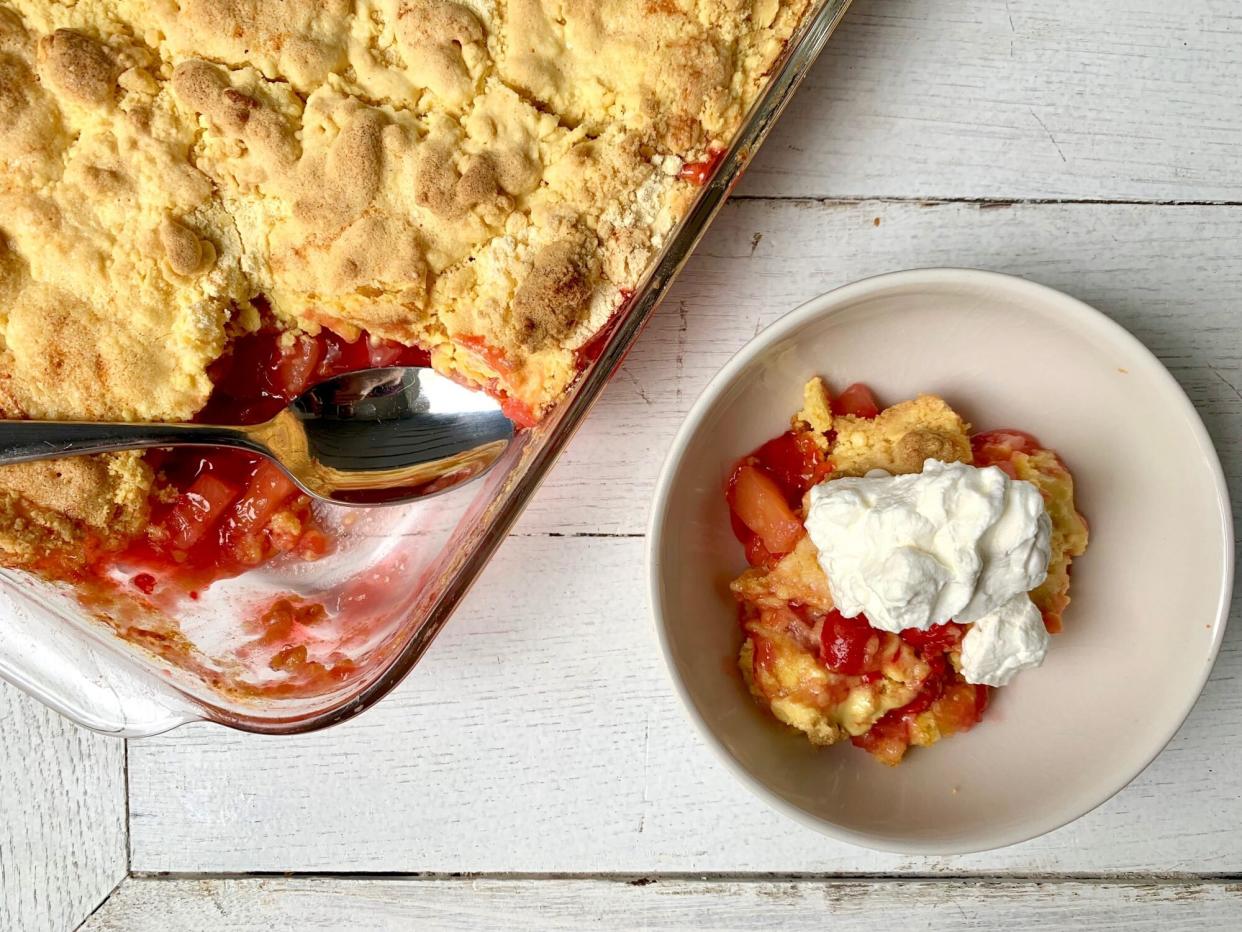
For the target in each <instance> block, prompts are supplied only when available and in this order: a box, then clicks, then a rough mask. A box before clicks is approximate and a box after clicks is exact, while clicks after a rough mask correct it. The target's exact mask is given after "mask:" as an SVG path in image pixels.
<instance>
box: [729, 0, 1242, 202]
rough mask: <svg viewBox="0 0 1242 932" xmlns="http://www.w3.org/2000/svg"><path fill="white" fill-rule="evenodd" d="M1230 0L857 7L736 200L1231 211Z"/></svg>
mask: <svg viewBox="0 0 1242 932" xmlns="http://www.w3.org/2000/svg"><path fill="white" fill-rule="evenodd" d="M1239 87H1242V6H1239V5H1238V3H1237V2H1236V0H1177V2H1169V0H1078V2H1060V3H1049V2H1048V0H952V2H945V0H855V3H854V7H853V9H851V10H850V12H849V14H848V15H847V16H846V18H845V21H844V23H843V24H842V26H841V29H840V30H839V31H838V33H837V35H836V36H834V37H833V41H832V43H831V44H830V45H829V47H828V49H827V50H826V51H825V53H824V55H823V57H822V58H821V59H820V61H819V62H818V63H817V65H816V68H815V70H814V71H813V72H812V74H811V75H810V77H809V78H808V81H807V83H806V85H805V86H804V87H803V89H802V90H801V92H800V93H799V96H798V97H797V98H796V99H795V100H794V102H793V103H792V104H791V105H790V108H789V112H788V113H787V114H786V116H785V118H784V119H783V120H782V122H781V124H780V126H778V127H777V129H776V130H775V131H774V132H773V134H772V138H771V139H770V140H769V141H768V143H767V144H766V145H765V147H764V150H763V152H762V153H761V154H760V156H759V157H758V159H757V164H756V165H755V166H754V168H753V170H752V173H751V177H750V178H749V179H748V183H747V184H745V185H743V187H742V189H741V190H742V193H744V194H756V195H758V194H762V195H776V196H781V197H806V196H823V197H875V196H879V195H883V196H889V197H957V198H961V197H965V198H979V197H999V198H1013V199H1023V198H1075V199H1084V198H1085V199H1090V200H1099V199H1125V200H1196V201H1197V200H1209V201H1218V200H1230V201H1238V200H1242V174H1240V173H1239V172H1238V170H1237V153H1238V151H1239V147H1240V146H1242V103H1240V102H1239Z"/></svg>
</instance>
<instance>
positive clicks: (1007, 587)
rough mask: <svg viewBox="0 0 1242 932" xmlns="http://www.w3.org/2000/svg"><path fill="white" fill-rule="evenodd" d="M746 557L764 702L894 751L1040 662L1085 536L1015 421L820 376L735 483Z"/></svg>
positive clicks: (1067, 479) (1062, 479)
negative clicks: (978, 416)
mask: <svg viewBox="0 0 1242 932" xmlns="http://www.w3.org/2000/svg"><path fill="white" fill-rule="evenodd" d="M725 496H726V499H727V502H728V506H729V510H730V517H731V520H732V525H733V530H734V533H735V534H736V536H737V538H738V540H739V541H740V542H741V544H742V546H743V548H744V550H745V554H746V560H747V562H748V563H749V564H750V568H749V569H747V570H746V571H745V572H744V573H742V574H741V575H740V576H739V577H738V578H737V579H735V580H734V581H733V582H732V584H731V585H730V589H731V591H732V593H733V595H734V597H735V598H736V600H737V603H738V609H739V620H740V623H741V628H742V637H743V642H742V647H741V651H740V655H739V666H740V668H741V672H742V675H743V678H744V679H745V682H746V684H747V686H748V687H749V689H750V692H751V693H752V695H753V696H754V698H755V700H756V701H757V702H758V703H759V704H760V705H761V706H762V707H763V708H765V709H767V710H769V711H770V712H771V713H772V715H773V716H775V717H776V718H777V719H779V720H780V721H782V722H784V723H786V724H787V725H790V726H792V727H794V728H797V729H799V730H800V731H802V732H804V733H805V734H806V736H807V737H808V738H809V739H810V741H811V742H813V743H815V744H817V745H831V744H836V743H838V742H841V741H844V740H846V739H848V740H850V741H851V742H852V743H853V744H855V745H857V746H859V747H861V748H863V749H865V750H867V751H869V752H870V753H871V754H873V755H874V756H875V757H877V758H878V759H879V760H880V761H882V762H883V763H885V764H890V765H895V764H898V763H900V761H901V760H902V758H903V756H904V755H905V753H906V751H907V749H908V748H909V747H910V746H912V745H913V746H916V747H927V746H929V745H932V744H934V743H936V742H937V741H939V740H940V739H941V738H945V737H948V736H949V735H952V734H955V733H957V732H961V731H966V730H968V729H970V728H972V727H974V726H975V725H976V724H977V723H978V722H979V721H980V720H981V718H982V717H983V715H984V712H985V710H986V709H987V707H988V702H989V698H990V690H991V689H993V688H996V687H998V686H1002V685H1004V684H1006V683H1008V682H1009V681H1010V680H1011V679H1012V678H1013V677H1014V676H1015V675H1016V674H1017V673H1018V672H1020V671H1021V670H1024V669H1027V668H1029V667H1033V666H1037V665H1038V664H1039V663H1040V662H1042V660H1043V656H1044V652H1045V651H1046V650H1047V642H1048V634H1050V633H1051V634H1055V633H1057V632H1059V631H1060V630H1061V627H1062V616H1063V614H1064V612H1065V610H1066V607H1067V606H1068V605H1069V583H1070V575H1069V574H1070V563H1071V561H1072V559H1073V558H1074V557H1076V556H1079V555H1081V554H1082V553H1083V552H1084V551H1085V550H1086V546H1087V536H1088V531H1087V524H1086V521H1085V520H1084V519H1083V517H1082V515H1080V514H1079V513H1078V511H1077V509H1076V507H1075V504H1074V480H1073V477H1072V476H1071V475H1070V472H1069V470H1068V469H1067V468H1066V467H1065V464H1064V463H1063V462H1062V461H1061V459H1060V458H1059V457H1058V456H1057V454H1056V453H1055V452H1053V451H1052V450H1049V449H1047V448H1045V447H1044V446H1043V445H1042V444H1041V443H1040V442H1039V441H1038V440H1036V439H1035V438H1034V437H1033V436H1031V435H1030V434H1027V433H1024V432H1021V431H1017V430H993V431H987V432H983V433H975V434H972V433H971V428H970V425H968V424H967V423H966V422H965V421H963V420H962V418H961V417H960V416H959V415H958V414H957V413H956V412H955V411H953V409H952V408H950V407H949V405H948V404H947V403H945V402H944V401H943V400H942V399H940V398H937V397H935V396H932V395H921V396H919V397H918V398H915V399H913V400H910V401H905V402H901V403H900V404H895V405H892V406H891V407H888V408H883V409H882V408H881V407H880V405H879V403H878V402H877V401H876V399H875V396H874V395H873V394H872V392H871V391H870V389H869V388H867V387H866V386H865V385H861V384H856V385H851V386H850V387H848V388H847V389H845V390H844V391H842V392H841V393H840V394H838V395H837V396H836V397H835V398H834V397H831V396H830V394H829V392H828V390H827V388H826V386H825V385H824V383H823V381H822V380H820V379H813V380H811V381H810V382H809V383H808V384H807V386H806V388H805V391H804V399H803V407H802V409H801V410H800V411H799V412H798V413H797V414H796V415H795V416H794V417H793V419H792V422H791V428H790V430H789V431H788V432H786V433H784V434H782V435H781V436H779V437H776V438H775V439H773V440H770V441H769V442H768V443H765V444H764V445H763V446H761V447H759V448H758V449H757V450H755V451H754V452H753V453H751V454H750V455H748V456H746V457H743V458H742V460H741V461H740V462H738V463H737V464H736V466H735V467H734V468H733V470H732V472H731V474H730V476H729V480H728V483H727V486H726V490H725Z"/></svg>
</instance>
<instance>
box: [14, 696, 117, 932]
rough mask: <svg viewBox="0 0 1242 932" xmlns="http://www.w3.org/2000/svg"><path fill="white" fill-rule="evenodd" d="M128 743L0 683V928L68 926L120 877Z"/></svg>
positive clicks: (26, 930)
mask: <svg viewBox="0 0 1242 932" xmlns="http://www.w3.org/2000/svg"><path fill="white" fill-rule="evenodd" d="M125 862H126V839H125V745H124V743H123V742H121V741H118V740H116V739H115V738H103V737H100V736H99V735H94V734H91V733H90V732H88V731H84V730H82V729H80V728H76V727H75V726H73V725H70V724H69V723H68V722H67V721H66V720H65V719H63V718H61V717H60V716H58V715H57V714H56V713H54V712H52V711H50V710H48V709H46V708H44V707H43V706H41V705H39V704H38V703H37V702H35V701H34V700H33V699H30V698H29V697H27V696H25V695H23V694H22V693H20V692H18V691H17V690H16V689H14V688H13V687H11V686H9V685H8V684H6V683H2V682H0V929H14V930H17V929H20V930H22V932H39V930H44V929H46V930H61V929H72V928H74V927H75V926H77V925H78V923H80V922H81V921H82V920H83V919H84V918H85V917H86V916H87V915H88V914H89V913H90V911H91V910H93V909H94V908H95V907H96V906H97V905H99V903H100V902H102V901H103V899H104V898H105V897H106V896H107V895H108V893H109V891H111V890H112V888H113V887H115V886H116V885H117V884H118V883H119V882H120V880H121V878H122V877H124V876H125V873H126V863H125Z"/></svg>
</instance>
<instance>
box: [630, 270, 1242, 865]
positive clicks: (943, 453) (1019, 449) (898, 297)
mask: <svg viewBox="0 0 1242 932" xmlns="http://www.w3.org/2000/svg"><path fill="white" fill-rule="evenodd" d="M1157 425H1158V426H1157ZM1157 434H1158V440H1156V439H1155V438H1156V435H1157ZM1084 514H1085V515H1087V516H1088V517H1089V518H1090V527H1088V523H1087V520H1086V518H1084V517H1083V515H1084ZM1230 528H1231V520H1230V508H1229V502H1228V497H1227V492H1226V489H1225V485H1224V479H1223V476H1222V473H1221V470H1220V465H1219V461H1218V459H1217V457H1216V454H1215V451H1214V450H1213V448H1212V445H1211V441H1210V439H1209V438H1208V436H1207V433H1206V431H1205V430H1204V428H1203V425H1202V423H1201V422H1200V421H1199V419H1198V416H1197V415H1196V414H1195V412H1194V409H1193V408H1192V407H1191V405H1190V403H1189V401H1188V400H1187V398H1186V396H1185V394H1184V393H1183V392H1182V390H1181V389H1180V387H1178V385H1177V384H1176V382H1174V380H1173V379H1172V377H1171V376H1170V375H1169V373H1168V372H1167V370H1165V369H1164V367H1163V366H1162V365H1161V364H1160V363H1159V362H1158V361H1157V360H1156V359H1155V357H1154V356H1152V355H1151V354H1150V352H1148V351H1147V350H1146V349H1145V348H1144V347H1143V346H1142V345H1141V344H1140V343H1139V342H1138V341H1137V340H1135V339H1134V338H1133V337H1132V336H1130V335H1129V334H1128V333H1127V332H1126V331H1124V330H1123V329H1122V328H1121V327H1119V326H1118V325H1117V324H1115V323H1114V322H1113V321H1112V320H1110V319H1109V318H1108V317H1106V316H1105V315H1103V314H1101V313H1100V312H1099V311H1096V310H1094V309H1092V308H1089V307H1087V306H1086V305H1084V304H1081V303H1080V302H1078V301H1076V300H1074V299H1072V298H1070V297H1067V296H1066V295H1064V294H1061V293H1059V292H1056V291H1053V290H1052V289H1049V288H1045V287H1042V286H1039V285H1035V284H1033V283H1030V282H1026V281H1023V280H1021V279H1016V278H1010V277H1007V276H1003V275H997V274H993V273H987V272H977V271H968V270H956V269H930V270H925V271H913V272H901V273H894V274H891V275H884V276H880V277H878V278H874V279H868V280H864V281H861V282H858V283H855V284H853V285H848V286H845V287H843V288H840V289H838V290H837V291H834V292H830V293H828V294H825V295H823V296H821V297H819V298H816V299H813V300H811V301H810V302H808V303H807V304H805V305H803V306H802V307H800V308H798V309H797V310H795V311H793V312H791V313H789V314H788V315H787V316H785V317H784V318H782V319H781V320H779V321H777V322H776V323H775V324H773V325H772V326H770V327H768V328H767V329H766V330H763V331H761V332H760V333H759V334H758V336H756V337H755V338H754V340H752V341H751V342H750V343H748V344H747V345H746V346H745V347H743V348H742V349H741V350H740V351H739V352H738V353H737V355H736V356H734V358H733V359H732V360H731V361H730V362H729V363H728V364H727V365H726V366H725V367H724V369H723V370H722V371H721V372H719V373H718V374H717V375H716V376H715V377H714V378H713V380H712V381H711V383H710V384H709V385H708V386H707V388H706V389H705V390H704V392H703V394H702V396H700V398H699V400H698V401H697V402H696V403H695V405H694V407H693V409H692V410H691V412H690V414H689V416H688V417H687V420H686V422H685V423H684V424H683V426H682V428H681V430H680V431H679V433H678V435H677V437H676V438H675V439H674V441H673V445H672V449H671V450H670V452H669V455H668V458H667V460H666V461H665V466H664V470H663V472H662V474H661V476H660V479H659V480H658V482H657V487H656V496H655V502H654V505H653V508H652V514H651V526H650V532H649V539H648V573H649V584H650V591H651V604H652V609H653V613H654V615H655V622H656V627H657V631H658V634H659V636H660V640H661V645H662V647H663V650H664V656H665V660H666V662H667V665H668V668H669V672H670V675H671V678H672V681H673V684H674V686H675V687H676V688H677V690H678V692H679V693H680V695H681V697H682V699H683V700H684V703H685V706H686V708H687V711H688V712H689V715H690V718H691V720H692V721H693V722H694V723H695V724H696V725H697V726H698V727H699V729H700V731H701V732H702V733H703V735H704V737H705V739H706V741H707V745H708V747H709V748H710V749H711V750H713V751H715V752H716V753H717V755H718V756H719V758H720V760H721V761H722V762H723V763H724V765H725V766H726V767H728V768H729V769H730V770H731V771H732V772H733V773H734V774H735V775H737V776H738V777H739V778H740V779H741V780H742V781H743V783H745V784H746V785H747V786H749V787H750V788H751V789H753V790H754V791H755V792H756V793H758V794H759V795H760V796H761V797H762V798H764V799H765V800H767V801H768V802H769V803H771V804H772V805H773V806H774V807H776V808H777V809H779V810H780V811H782V812H784V813H786V814H788V815H790V816H792V817H793V818H795V819H797V820H799V821H801V822H803V823H804V824H806V825H808V826H810V827H813V828H815V829H818V830H820V831H823V832H825V833H827V834H830V835H832V836H834V837H837V838H840V839H842V840H845V841H849V842H853V843H856V844H861V845H865V846H868V847H873V848H878V849H882V850H889V851H898V852H903V853H913V854H951V853H964V852H970V851H978V850H984V849H987V848H993V847H1000V846H1003V845H1007V844H1012V843H1015V842H1017V841H1022V840H1025V839H1029V838H1032V837H1034V836H1036V835H1040V834H1043V833H1045V832H1048V831H1051V830H1052V829H1055V828H1057V827H1059V826H1061V825H1064V824H1065V823H1067V822H1069V821H1071V820H1073V819H1075V818H1077V817H1079V816H1081V815H1083V814H1084V813H1086V812H1088V811H1089V810H1090V809H1092V808H1094V807H1095V806H1097V805H1099V804H1100V803H1102V802H1103V801H1104V800H1106V799H1108V798H1109V797H1110V796H1111V795H1112V794H1113V793H1115V792H1117V791H1118V790H1119V789H1121V788H1122V787H1123V786H1125V785H1126V784H1127V783H1128V782H1129V781H1130V780H1132V779H1133V778H1134V777H1135V776H1136V775H1138V774H1139V773H1140V772H1141V771H1142V770H1143V768H1144V767H1146V766H1147V765H1148V764H1149V763H1150V762H1151V761H1152V760H1153V759H1154V758H1155V756H1156V755H1157V754H1158V753H1159V752H1160V750H1161V749H1162V748H1163V746H1164V745H1165V743H1166V742H1168V741H1169V740H1170V738H1171V737H1172V736H1173V735H1174V733H1175V732H1176V731H1177V729H1178V727H1179V726H1180V725H1181V723H1182V721H1183V720H1184V719H1185V717H1186V716H1187V714H1189V712H1190V709H1191V707H1192V706H1193V704H1194V702H1195V700H1196V698H1197V697H1198V695H1199V692H1200V690H1201V689H1202V688H1203V685H1204V682H1205V680H1206V678H1207V674H1208V672H1209V671H1210V669H1211V666H1212V663H1213V661H1214V659H1215V656H1216V653H1217V650H1218V649H1219V646H1220V640H1221V636H1222V634H1223V629H1224V624H1225V620H1226V618H1227V612H1228V604H1229V597H1230V592H1231V588H1232V570H1233V556H1232V555H1233V549H1232V535H1231V531H1230ZM945 739H950V740H945ZM933 745H935V747H932V746H933ZM863 752H867V753H863ZM883 765H888V766H883Z"/></svg>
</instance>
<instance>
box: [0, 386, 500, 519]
mask: <svg viewBox="0 0 1242 932" xmlns="http://www.w3.org/2000/svg"><path fill="white" fill-rule="evenodd" d="M512 438H513V422H512V421H510V420H509V419H508V418H507V417H505V416H504V414H502V413H501V411H500V405H499V403H497V402H496V401H495V400H494V399H492V398H489V397H488V396H487V395H484V394H482V393H481V392H474V391H471V390H470V389H467V388H463V387H462V386H460V385H458V384H457V383H456V382H453V381H452V380H450V379H447V378H445V377H444V376H442V375H439V374H438V373H436V372H434V371H432V370H431V369H424V368H388V369H364V370H362V371H360V372H350V373H347V374H345V375H339V376H336V377H335V378H332V379H328V380H327V381H326V382H321V383H319V384H318V385H316V386H315V387H314V388H311V389H309V390H307V391H306V392H304V393H303V394H302V395H300V396H298V397H297V398H296V399H294V401H293V402H291V403H290V404H289V406H288V407H287V408H285V410H283V411H281V412H280V413H279V414H278V415H276V416H275V417H274V418H272V419H271V420H270V421H266V422H265V423H263V424H255V425H254V426H251V427H229V426H222V425H215V424H159V423H156V424H128V423H127V424H119V423H105V422H81V421H5V420H0V466H3V465H8V464H10V463H24V462H30V461H32V460H45V459H54V458H56V457H61V456H79V455H82V454H86V453H108V452H112V451H116V450H140V449H147V448H150V447H183V446H193V447H232V448H234V449H237V450H246V451H248V452H250V453H258V454H260V455H261V456H266V457H268V458H269V459H271V460H273V461H274V462H275V463H276V464H277V465H278V466H280V467H281V468H282V469H283V470H284V471H285V472H286V473H287V474H288V475H289V478H290V479H292V480H293V481H294V482H295V483H297V485H298V487H299V488H301V489H302V491H304V492H306V493H307V494H308V495H312V496H314V497H315V498H320V499H323V500H324V501H329V502H335V503H338V504H350V505H357V504H376V503H381V502H382V503H385V504H398V503H400V502H408V501H413V500H414V499H417V498H423V497H425V496H428V495H434V494H435V493H437V492H443V491H445V490H446V489H450V488H453V487H454V486H457V485H460V484H462V483H463V482H469V481H470V480H471V479H475V478H477V477H478V476H480V475H482V474H483V473H484V472H485V471H486V470H487V469H488V467H490V466H491V465H492V464H493V463H494V462H496V460H497V459H498V458H499V457H500V454H501V453H502V452H504V449H505V447H506V446H508V444H509V441H510V440H511V439H512Z"/></svg>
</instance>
